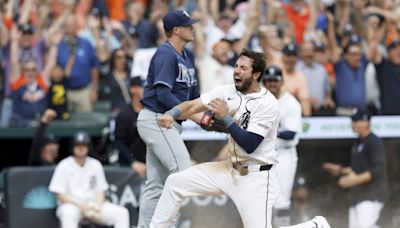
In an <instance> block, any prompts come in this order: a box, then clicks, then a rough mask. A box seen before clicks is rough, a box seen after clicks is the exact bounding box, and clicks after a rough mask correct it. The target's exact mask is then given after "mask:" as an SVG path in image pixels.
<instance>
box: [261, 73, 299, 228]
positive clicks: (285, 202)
mask: <svg viewBox="0 0 400 228" xmlns="http://www.w3.org/2000/svg"><path fill="white" fill-rule="evenodd" d="M263 84H264V86H265V87H266V88H267V89H268V90H269V91H270V92H271V93H272V94H274V96H275V97H276V99H278V104H279V109H280V122H279V128H278V139H277V140H276V151H277V154H278V161H279V164H277V165H276V172H277V174H278V182H279V189H280V195H279V198H278V200H277V202H276V204H275V206H274V216H273V218H274V219H273V223H274V226H276V227H279V226H288V225H290V203H291V202H290V199H291V196H292V189H293V183H294V177H295V175H296V168H297V151H296V145H297V143H298V142H299V139H298V137H297V133H299V132H301V105H300V103H299V102H298V101H297V100H296V98H295V97H294V96H293V95H291V94H290V93H289V92H287V91H285V90H283V89H282V85H283V77H282V71H281V69H280V68H279V67H277V66H269V67H267V69H266V70H265V74H264V77H263Z"/></svg>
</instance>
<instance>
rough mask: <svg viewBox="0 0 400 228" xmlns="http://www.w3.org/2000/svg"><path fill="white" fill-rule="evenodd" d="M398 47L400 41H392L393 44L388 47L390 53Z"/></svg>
mask: <svg viewBox="0 0 400 228" xmlns="http://www.w3.org/2000/svg"><path fill="white" fill-rule="evenodd" d="M397 46H400V40H392V42H390V43H389V45H388V46H387V50H388V51H389V50H391V49H393V48H395V47H397Z"/></svg>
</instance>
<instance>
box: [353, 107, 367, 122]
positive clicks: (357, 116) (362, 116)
mask: <svg viewBox="0 0 400 228" xmlns="http://www.w3.org/2000/svg"><path fill="white" fill-rule="evenodd" d="M370 119H371V114H370V113H369V112H368V111H366V110H362V109H358V110H355V111H354V113H353V115H351V120H352V121H359V120H368V121H369V120H370Z"/></svg>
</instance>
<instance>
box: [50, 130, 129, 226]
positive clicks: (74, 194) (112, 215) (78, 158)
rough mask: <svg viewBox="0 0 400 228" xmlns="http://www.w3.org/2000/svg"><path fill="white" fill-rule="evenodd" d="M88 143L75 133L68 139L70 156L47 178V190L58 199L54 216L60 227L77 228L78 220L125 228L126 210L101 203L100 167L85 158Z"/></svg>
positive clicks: (102, 180)
mask: <svg viewBox="0 0 400 228" xmlns="http://www.w3.org/2000/svg"><path fill="white" fill-rule="evenodd" d="M90 144H91V140H90V137H89V135H88V134H87V133H86V132H77V133H76V134H75V135H74V137H73V140H72V148H71V149H72V155H71V156H69V157H67V158H65V159H63V160H62V161H61V162H60V163H59V164H58V165H57V167H56V169H55V171H54V174H53V177H52V178H51V181H50V185H49V190H50V191H51V192H54V193H55V194H56V196H57V199H58V202H59V204H58V206H57V211H56V215H57V218H58V219H59V220H60V223H61V227H62V228H77V227H78V224H79V222H80V221H81V220H82V219H88V220H90V221H92V222H95V223H99V224H104V225H112V226H114V227H115V228H128V227H129V212H128V210H127V209H126V208H124V207H122V206H119V205H115V204H112V203H109V202H107V201H105V191H106V190H107V189H108V184H107V180H106V178H105V174H104V170H103V166H102V165H101V163H100V162H99V161H97V160H96V159H94V158H91V157H88V153H89V150H90Z"/></svg>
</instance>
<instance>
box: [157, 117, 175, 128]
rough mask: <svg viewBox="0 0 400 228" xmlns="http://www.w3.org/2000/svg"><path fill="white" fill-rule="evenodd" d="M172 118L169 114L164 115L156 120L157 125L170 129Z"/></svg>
mask: <svg viewBox="0 0 400 228" xmlns="http://www.w3.org/2000/svg"><path fill="white" fill-rule="evenodd" d="M173 123H174V118H173V117H172V116H171V115H170V114H164V115H162V116H160V117H159V118H158V124H159V125H160V126H161V127H165V128H168V129H169V128H172V125H173Z"/></svg>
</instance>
